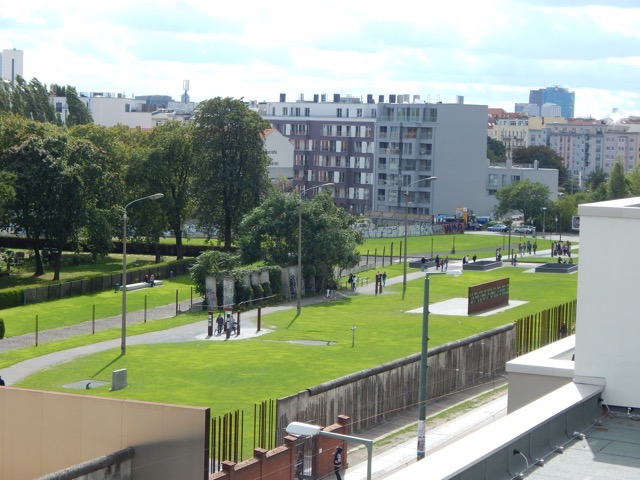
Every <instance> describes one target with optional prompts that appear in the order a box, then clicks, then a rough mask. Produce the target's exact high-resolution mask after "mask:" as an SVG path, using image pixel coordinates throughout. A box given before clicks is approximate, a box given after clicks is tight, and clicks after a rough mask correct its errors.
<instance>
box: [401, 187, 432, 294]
mask: <svg viewBox="0 0 640 480" xmlns="http://www.w3.org/2000/svg"><path fill="white" fill-rule="evenodd" d="M437 179H438V177H426V178H419V179H418V180H414V181H413V182H411V183H409V184H407V185H405V187H410V186H411V185H413V184H414V183H418V182H428V181H431V180H437ZM408 229H409V192H404V270H403V274H402V299H403V300H404V294H405V292H406V291H407V230H408Z"/></svg>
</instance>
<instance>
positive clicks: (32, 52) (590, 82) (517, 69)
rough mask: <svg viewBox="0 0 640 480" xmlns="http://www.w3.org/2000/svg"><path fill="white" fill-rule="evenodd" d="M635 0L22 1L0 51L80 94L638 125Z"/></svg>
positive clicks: (7, 8) (5, 25)
mask: <svg viewBox="0 0 640 480" xmlns="http://www.w3.org/2000/svg"><path fill="white" fill-rule="evenodd" d="M639 26H640V1H639V0H593V1H588V0H534V1H525V0H493V1H491V2H482V1H477V0H460V1H456V0H450V1H444V2H429V1H424V0H397V1H395V2H376V1H375V0H366V1H363V0H343V1H336V0H324V1H321V2H318V3H315V4H314V3H313V2H302V1H299V0H298V1H292V0H271V1H268V2H265V1H259V0H231V1H222V0H126V1H125V0H109V1H108V2H107V1H104V0H92V1H90V2H87V1H86V0H82V1H78V0H65V1H63V2H51V1H46V2H45V1H42V0H26V1H24V3H22V2H8V1H7V2H3V5H2V8H1V9H0V49H13V48H16V49H18V50H23V52H24V77H25V78H26V79H27V80H30V79H32V78H37V79H38V80H40V81H41V82H42V83H45V84H47V85H50V84H52V83H56V84H59V85H67V84H68V85H72V86H75V87H76V89H77V90H78V91H79V92H112V93H124V94H125V95H126V96H128V97H130V96H134V95H170V96H172V97H173V98H174V99H175V100H179V99H180V95H181V94H182V93H183V81H184V80H189V87H190V88H189V94H190V96H191V100H192V101H201V100H206V99H208V98H213V97H217V96H222V97H233V98H244V99H245V100H258V101H278V99H279V94H280V93H285V94H287V99H288V100H295V99H297V98H298V97H299V96H300V94H303V95H304V96H305V99H312V98H313V95H314V94H327V96H328V98H332V97H333V94H335V93H339V94H341V95H351V96H354V97H362V98H363V99H366V96H367V94H373V95H374V98H375V99H376V100H377V98H378V95H385V96H388V95H389V94H410V95H411V98H413V95H420V99H421V101H431V102H436V101H442V102H444V103H451V102H454V101H456V97H457V96H458V95H460V96H463V97H464V102H465V103H467V104H480V105H488V106H489V107H497V108H504V109H505V110H507V111H510V112H511V111H513V110H514V105H515V103H518V102H523V103H527V102H528V100H529V91H530V90H532V89H539V88H544V87H551V86H555V85H558V86H561V87H564V88H568V89H569V90H570V91H573V92H575V94H576V100H575V116H577V117H578V116H580V117H591V118H597V119H600V118H603V117H605V116H607V115H608V114H610V113H611V112H612V110H613V109H618V110H619V111H621V112H622V113H623V114H625V115H640V83H639V82H638V79H640V28H638V27H639Z"/></svg>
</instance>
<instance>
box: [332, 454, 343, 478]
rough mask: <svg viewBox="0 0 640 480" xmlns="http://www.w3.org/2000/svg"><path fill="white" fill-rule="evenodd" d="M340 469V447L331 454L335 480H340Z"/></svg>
mask: <svg viewBox="0 0 640 480" xmlns="http://www.w3.org/2000/svg"><path fill="white" fill-rule="evenodd" d="M341 467H342V447H337V448H336V451H335V453H334V454H333V471H334V472H336V479H337V480H342V477H341V476H340V468H341Z"/></svg>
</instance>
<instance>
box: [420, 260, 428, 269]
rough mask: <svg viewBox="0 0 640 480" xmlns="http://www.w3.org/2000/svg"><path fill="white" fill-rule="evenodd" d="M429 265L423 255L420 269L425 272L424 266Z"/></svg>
mask: <svg viewBox="0 0 640 480" xmlns="http://www.w3.org/2000/svg"><path fill="white" fill-rule="evenodd" d="M426 265H427V259H426V258H424V257H422V258H421V259H420V271H421V272H424V267H425V266H426Z"/></svg>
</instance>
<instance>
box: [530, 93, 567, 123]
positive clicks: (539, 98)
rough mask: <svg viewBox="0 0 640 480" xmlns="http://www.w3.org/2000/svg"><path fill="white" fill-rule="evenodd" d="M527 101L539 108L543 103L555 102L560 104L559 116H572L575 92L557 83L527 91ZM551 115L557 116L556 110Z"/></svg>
mask: <svg viewBox="0 0 640 480" xmlns="http://www.w3.org/2000/svg"><path fill="white" fill-rule="evenodd" d="M529 103H533V104H535V105H538V106H539V107H540V108H541V109H542V106H543V105H544V104H545V103H555V104H556V105H558V106H560V110H561V111H560V115H559V116H561V117H564V118H573V116H574V108H575V103H576V94H575V92H570V91H569V90H568V89H566V88H562V87H558V86H557V85H556V86H554V87H547V88H540V89H538V90H531V91H529ZM553 115H554V116H558V114H557V112H554V113H553Z"/></svg>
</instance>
